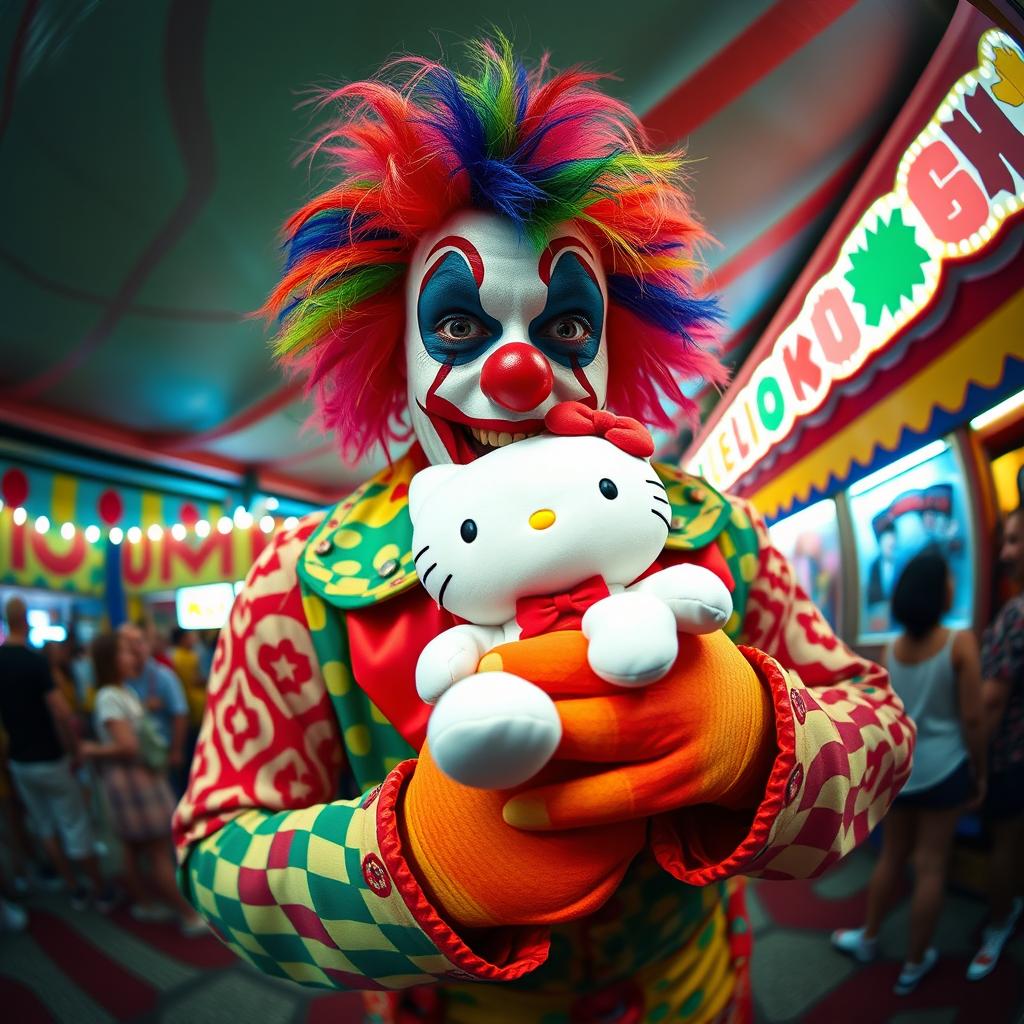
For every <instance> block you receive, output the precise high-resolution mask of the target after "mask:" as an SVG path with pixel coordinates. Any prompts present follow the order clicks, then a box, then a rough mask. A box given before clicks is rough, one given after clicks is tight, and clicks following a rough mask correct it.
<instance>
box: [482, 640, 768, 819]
mask: <svg viewBox="0 0 1024 1024" xmlns="http://www.w3.org/2000/svg"><path fill="white" fill-rule="evenodd" d="M678 639H679V656H678V657H677V659H676V662H675V664H674V665H673V666H672V668H671V670H670V671H669V672H668V674H667V675H665V676H664V678H662V679H660V680H658V681H657V682H655V683H652V684H651V685H650V686H647V687H643V688H639V689H635V690H628V689H622V688H612V687H609V686H608V684H607V683H605V682H603V681H602V680H601V679H600V678H598V677H597V676H596V674H594V673H593V672H592V671H591V670H590V667H589V665H587V663H586V649H585V642H584V641H583V639H582V637H581V636H580V634H578V633H570V632H565V633H552V634H549V635H547V636H541V637H536V638H534V639H530V640H520V641H517V642H516V643H511V644H503V645H502V646H500V647H498V648H496V649H495V650H494V651H492V652H491V653H489V654H488V655H487V656H486V657H485V658H484V662H483V663H482V665H481V667H482V668H488V667H493V668H499V667H501V668H504V670H505V671H511V672H515V673H516V674H518V675H521V676H524V677H526V678H529V679H530V680H531V681H533V682H535V683H536V684H537V685H539V686H541V687H543V688H544V689H545V690H547V691H548V692H549V693H550V694H551V695H552V697H554V699H555V704H556V707H557V708H558V713H559V717H560V718H561V721H562V741H561V743H560V744H559V747H558V750H557V752H556V755H555V759H554V761H553V764H554V765H561V766H566V767H571V768H573V769H574V770H573V771H571V772H569V773H567V774H571V776H572V777H569V778H565V779H564V781H559V782H557V783H551V782H547V783H545V782H544V781H543V780H538V784H537V785H534V786H531V787H527V788H525V789H523V790H520V791H519V792H517V793H516V794H515V795H514V796H513V797H511V798H510V799H509V800H508V801H507V802H506V804H505V806H504V810H503V813H504V817H505V820H506V821H507V822H509V823H510V824H512V825H515V826H516V827H518V828H522V829H561V828H576V827H581V826H587V825H593V824H598V823H607V822H614V821H626V820H631V819H634V818H643V817H647V816H650V815H655V814H660V813H662V812H665V811H671V810H676V809H678V808H681V807H689V806H694V805H696V804H718V805H720V806H724V807H728V808H732V809H746V808H753V807H755V806H756V805H757V804H758V802H759V801H760V799H761V796H762V795H763V791H764V786H765V783H766V781H767V777H768V774H769V771H770V769H771V765H772V763H773V761H774V759H775V755H776V752H777V751H776V745H775V730H774V716H773V712H772V706H771V695H770V693H769V691H768V688H767V686H766V685H765V684H764V683H763V682H762V681H761V679H760V677H759V675H758V673H757V672H756V671H755V669H754V668H753V666H752V665H751V663H750V662H749V661H748V660H747V658H746V657H745V656H744V653H743V651H742V650H741V649H740V648H738V647H736V645H735V644H733V642H732V641H731V640H729V639H728V637H726V636H725V634H724V633H722V632H717V633H710V634H707V635H704V636H687V635H684V634H680V635H679V638H678ZM588 689H589V693H590V694H595V696H590V695H587V694H588Z"/></svg>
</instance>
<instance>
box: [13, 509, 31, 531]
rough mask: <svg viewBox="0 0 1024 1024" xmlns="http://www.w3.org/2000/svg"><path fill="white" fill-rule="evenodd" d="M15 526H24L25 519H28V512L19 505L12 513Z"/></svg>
mask: <svg viewBox="0 0 1024 1024" xmlns="http://www.w3.org/2000/svg"><path fill="white" fill-rule="evenodd" d="M12 518H13V519H14V525H15V526H24V525H25V520H26V519H28V513H27V512H26V511H25V510H24V509H23V508H22V507H21V506H20V505H19V506H18V507H17V508H16V509H15V510H14V512H13V513H12Z"/></svg>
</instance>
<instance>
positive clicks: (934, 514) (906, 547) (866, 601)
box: [850, 442, 974, 643]
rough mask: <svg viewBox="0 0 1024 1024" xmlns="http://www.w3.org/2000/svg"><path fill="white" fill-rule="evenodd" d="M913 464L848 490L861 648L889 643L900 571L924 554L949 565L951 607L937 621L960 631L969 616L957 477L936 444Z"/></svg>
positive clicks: (967, 543)
mask: <svg viewBox="0 0 1024 1024" xmlns="http://www.w3.org/2000/svg"><path fill="white" fill-rule="evenodd" d="M918 455H919V458H918V459H915V458H914V457H913V456H911V457H910V458H911V461H912V462H914V463H915V464H913V465H911V466H910V467H909V468H907V469H906V470H904V471H903V472H901V473H899V474H898V475H896V476H890V475H889V474H888V473H885V471H883V473H885V479H883V480H881V481H880V482H878V483H877V484H875V485H872V483H871V478H870V477H869V478H867V479H866V480H864V481H862V482H861V484H859V485H855V486H854V487H852V488H851V489H850V516H851V519H852V523H853V534H854V538H855V541H856V545H857V560H858V565H859V571H860V587H859V591H860V637H859V640H860V642H862V643H878V642H883V641H885V640H888V639H891V638H892V637H893V636H895V635H896V633H897V632H898V631H899V627H898V625H897V624H896V623H894V622H893V621H892V616H891V610H890V604H891V601H892V594H893V590H894V588H895V586H896V581H897V580H898V579H899V576H900V573H901V572H902V571H903V567H904V566H905V565H906V564H907V562H909V561H910V559H912V558H913V557H914V556H915V555H917V554H918V553H920V552H921V551H924V550H926V549H931V550H935V551H938V552H939V553H940V554H942V556H943V557H944V558H945V559H946V561H947V562H948V563H949V568H950V575H951V577H952V580H953V602H952V606H951V607H950V610H949V613H948V614H947V615H946V617H945V618H944V619H943V623H944V624H945V625H947V626H949V627H951V628H953V629H967V628H969V627H970V625H971V621H972V614H973V597H974V595H973V591H974V574H973V564H974V558H973V552H974V538H973V537H972V535H971V519H970V515H969V512H968V503H967V496H966V494H965V492H964V481H963V473H962V472H961V470H960V466H959V463H958V461H957V458H956V455H955V453H954V452H953V450H952V449H951V448H949V447H948V446H947V445H946V444H945V443H944V442H939V443H938V445H937V446H936V448H935V449H934V454H932V446H929V447H928V449H922V452H921V453H918Z"/></svg>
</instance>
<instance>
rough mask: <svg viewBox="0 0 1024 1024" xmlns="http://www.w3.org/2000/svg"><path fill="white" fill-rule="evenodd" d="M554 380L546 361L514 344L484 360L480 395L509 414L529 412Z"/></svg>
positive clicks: (544, 394) (523, 344)
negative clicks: (501, 406)
mask: <svg viewBox="0 0 1024 1024" xmlns="http://www.w3.org/2000/svg"><path fill="white" fill-rule="evenodd" d="M553 383H554V378H553V377H552V376H551V367H550V366H548V361H547V360H546V359H545V358H544V357H543V356H542V355H541V354H540V352H538V351H537V350H536V349H535V348H534V347H533V346H532V345H527V344H525V343H524V342H522V341H514V342H512V343H511V344H509V345H502V346H501V348H499V349H498V350H497V351H495V352H493V353H492V354H491V355H490V356H488V357H487V361H486V362H485V363H484V368H483V371H482V372H481V374H480V387H481V388H482V389H483V392H484V394H485V395H486V396H487V397H488V398H489V399H491V401H493V402H497V403H498V405H503V406H504V407H505V408H506V409H511V410H512V411H513V412H529V411H530V409H535V408H536V407H537V406H538V405H540V403H541V402H543V401H544V399H545V398H547V397H548V395H550V394H551V386H552V384H553Z"/></svg>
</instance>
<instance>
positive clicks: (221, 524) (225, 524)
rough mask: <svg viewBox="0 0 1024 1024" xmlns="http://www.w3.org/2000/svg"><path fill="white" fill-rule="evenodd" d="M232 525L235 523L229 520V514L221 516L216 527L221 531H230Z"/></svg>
mask: <svg viewBox="0 0 1024 1024" xmlns="http://www.w3.org/2000/svg"><path fill="white" fill-rule="evenodd" d="M234 525H235V524H234V523H233V522H231V517H230V516H221V517H220V519H219V520H218V521H217V529H218V530H220V532H221V533H230V532H231V528H232V527H233V526H234Z"/></svg>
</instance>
